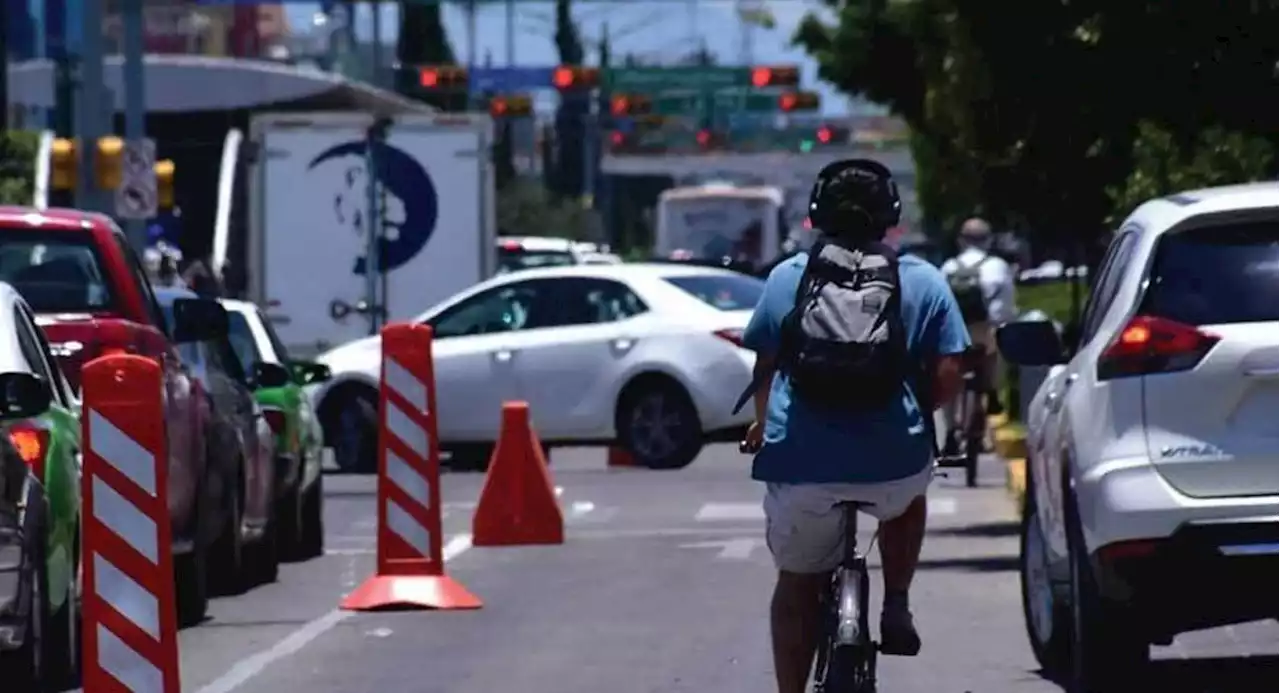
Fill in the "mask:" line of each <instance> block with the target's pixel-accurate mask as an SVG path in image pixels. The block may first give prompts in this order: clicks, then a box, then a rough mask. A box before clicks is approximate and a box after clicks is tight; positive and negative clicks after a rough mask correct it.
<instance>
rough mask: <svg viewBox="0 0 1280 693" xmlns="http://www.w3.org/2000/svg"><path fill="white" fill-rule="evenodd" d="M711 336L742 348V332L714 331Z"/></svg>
mask: <svg viewBox="0 0 1280 693" xmlns="http://www.w3.org/2000/svg"><path fill="white" fill-rule="evenodd" d="M713 334H715V336H717V337H719V338H720V339H723V340H725V341H726V342H729V343H730V344H732V345H734V346H736V347H740V346H742V330H740V329H738V328H730V329H724V330H716V331H715V332H714V333H713Z"/></svg>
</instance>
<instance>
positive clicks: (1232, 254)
mask: <svg viewBox="0 0 1280 693" xmlns="http://www.w3.org/2000/svg"><path fill="white" fill-rule="evenodd" d="M1278 260H1280V258H1277V237H1276V222H1275V220H1271V221H1252V222H1244V223H1234V224H1224V225H1218V226H1208V227H1205V228H1199V229H1190V230H1188V231H1183V232H1180V233H1174V234H1171V235H1167V236H1165V237H1164V238H1162V239H1161V240H1160V245H1159V246H1158V247H1157V248H1156V257H1155V263H1154V265H1153V269H1152V272H1151V286H1150V288H1149V289H1148V290H1147V297H1146V305H1145V308H1146V311H1145V312H1147V313H1148V314H1151V315H1157V316H1160V317H1164V318H1169V319H1170V320H1176V321H1178V322H1181V323H1184V324H1187V325H1220V324H1225V323H1242V322H1275V321H1276V320H1277V319H1278V318H1280V316H1278V315H1277V313H1278V312H1280V311H1278V310H1277V303H1278V302H1280V273H1277V262H1278Z"/></svg>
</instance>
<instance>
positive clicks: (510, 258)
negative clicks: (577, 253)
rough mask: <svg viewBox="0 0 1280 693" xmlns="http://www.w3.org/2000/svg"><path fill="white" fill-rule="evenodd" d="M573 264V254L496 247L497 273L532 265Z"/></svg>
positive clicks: (526, 267) (529, 267)
mask: <svg viewBox="0 0 1280 693" xmlns="http://www.w3.org/2000/svg"><path fill="white" fill-rule="evenodd" d="M572 264H573V254H572V253H569V252H567V251H555V250H534V251H529V250H512V249H507V248H499V249H498V273H499V274H501V273H503V272H514V271H516V270H522V269H532V268H534V267H564V266H566V265H572Z"/></svg>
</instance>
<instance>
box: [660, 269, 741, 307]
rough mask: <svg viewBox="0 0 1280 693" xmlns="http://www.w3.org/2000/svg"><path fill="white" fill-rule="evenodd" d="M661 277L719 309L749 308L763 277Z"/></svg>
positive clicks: (702, 275) (716, 275)
mask: <svg viewBox="0 0 1280 693" xmlns="http://www.w3.org/2000/svg"><path fill="white" fill-rule="evenodd" d="M663 279H665V280H666V281H667V283H669V284H672V285H674V286H675V287H677V288H679V289H681V290H682V291H684V292H685V293H687V294H689V295H690V296H693V297H694V298H696V299H698V300H699V301H702V302H703V303H705V304H707V305H709V306H711V307H713V308H718V309H720V310H751V309H753V308H755V307H756V303H758V302H759V301H760V294H762V293H764V280H763V279H758V278H756V277H752V276H748V275H745V274H741V275H739V274H686V275H680V276H675V277H663Z"/></svg>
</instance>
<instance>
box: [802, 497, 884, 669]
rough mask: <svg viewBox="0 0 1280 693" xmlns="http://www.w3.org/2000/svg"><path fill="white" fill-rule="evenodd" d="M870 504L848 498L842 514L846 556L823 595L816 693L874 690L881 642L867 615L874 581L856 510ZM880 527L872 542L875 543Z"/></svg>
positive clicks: (841, 505)
mask: <svg viewBox="0 0 1280 693" xmlns="http://www.w3.org/2000/svg"><path fill="white" fill-rule="evenodd" d="M870 507H872V504H870V503H863V502H860V501H847V502H844V503H841V504H840V510H841V512H843V513H844V522H845V546H844V558H843V559H842V560H841V562H840V566H839V567H838V568H836V570H835V571H834V572H833V573H832V575H831V585H830V587H829V588H828V589H827V591H826V593H825V594H824V595H823V603H822V624H823V627H822V640H821V641H820V642H819V644H818V656H817V660H816V661H815V662H814V669H813V680H814V693H874V691H875V690H876V655H877V654H878V653H879V651H880V645H879V643H877V642H875V641H874V640H872V639H871V628H870V623H869V618H868V616H867V614H868V611H869V608H868V605H867V600H868V595H869V593H870V590H871V580H870V577H869V573H868V571H867V557H866V554H863V553H862V552H860V551H859V550H858V511H860V510H866V509H868V508H870ZM879 536H880V530H879V529H877V530H876V533H875V534H874V535H872V537H871V542H870V543H869V544H868V547H870V546H872V545H874V544H875V543H876V538H877V537H879Z"/></svg>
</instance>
